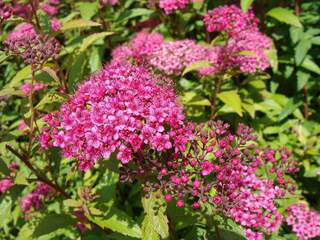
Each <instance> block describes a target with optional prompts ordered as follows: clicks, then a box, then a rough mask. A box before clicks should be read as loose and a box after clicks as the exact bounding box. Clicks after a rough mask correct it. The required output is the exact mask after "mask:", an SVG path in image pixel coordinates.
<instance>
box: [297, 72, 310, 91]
mask: <svg viewBox="0 0 320 240" xmlns="http://www.w3.org/2000/svg"><path fill="white" fill-rule="evenodd" d="M309 79H310V74H309V73H306V72H304V71H301V70H299V71H298V72H297V90H298V91H300V90H301V89H302V88H303V87H304V86H305V85H306V84H307V82H308V80H309Z"/></svg>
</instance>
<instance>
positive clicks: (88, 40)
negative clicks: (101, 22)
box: [80, 32, 113, 52]
mask: <svg viewBox="0 0 320 240" xmlns="http://www.w3.org/2000/svg"><path fill="white" fill-rule="evenodd" d="M112 34H113V32H101V33H94V34H91V35H90V36H89V37H86V38H85V39H83V42H82V44H81V46H80V51H81V52H82V51H85V50H86V49H87V48H88V47H89V46H90V45H92V44H94V43H95V42H96V41H98V40H99V39H103V38H105V37H106V36H110V35H112Z"/></svg>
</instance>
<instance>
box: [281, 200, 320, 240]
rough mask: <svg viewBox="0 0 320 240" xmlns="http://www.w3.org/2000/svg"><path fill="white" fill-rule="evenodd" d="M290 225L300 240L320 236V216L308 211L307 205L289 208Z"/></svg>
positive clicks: (296, 205) (288, 218)
mask: <svg viewBox="0 0 320 240" xmlns="http://www.w3.org/2000/svg"><path fill="white" fill-rule="evenodd" d="M287 212H288V217H287V219H286V221H287V223H288V225H290V226H292V230H293V232H295V234H296V235H297V237H298V238H299V240H308V239H313V238H315V237H318V236H320V214H319V213H318V212H316V211H314V210H310V209H308V207H307V205H306V204H303V203H297V204H293V205H291V206H290V207H289V208H287Z"/></svg>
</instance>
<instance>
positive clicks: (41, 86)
mask: <svg viewBox="0 0 320 240" xmlns="http://www.w3.org/2000/svg"><path fill="white" fill-rule="evenodd" d="M47 86H48V84H46V83H33V84H32V83H24V84H22V85H21V86H20V90H21V91H22V92H23V94H24V95H28V94H29V93H30V91H31V89H32V91H33V92H36V91H40V90H42V89H44V88H46V87H47Z"/></svg>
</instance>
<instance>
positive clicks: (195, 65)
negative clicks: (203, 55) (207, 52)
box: [182, 61, 211, 76]
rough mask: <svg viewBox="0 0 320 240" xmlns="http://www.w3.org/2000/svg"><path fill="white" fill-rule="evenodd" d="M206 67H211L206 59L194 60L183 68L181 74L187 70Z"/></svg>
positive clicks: (184, 73)
mask: <svg viewBox="0 0 320 240" xmlns="http://www.w3.org/2000/svg"><path fill="white" fill-rule="evenodd" d="M206 67H211V64H210V63H209V62H208V61H197V62H194V63H192V64H190V65H189V66H187V67H186V68H185V69H184V71H183V73H182V76H184V75H186V74H187V73H188V72H192V71H195V70H199V69H201V68H206Z"/></svg>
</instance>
